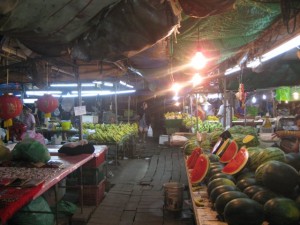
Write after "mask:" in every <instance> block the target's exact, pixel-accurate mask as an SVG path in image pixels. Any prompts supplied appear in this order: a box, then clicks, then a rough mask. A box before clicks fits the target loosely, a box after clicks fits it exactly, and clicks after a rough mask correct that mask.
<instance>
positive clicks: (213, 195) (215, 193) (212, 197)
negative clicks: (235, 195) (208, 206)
mask: <svg viewBox="0 0 300 225" xmlns="http://www.w3.org/2000/svg"><path fill="white" fill-rule="evenodd" d="M227 191H238V188H237V187H236V186H232V185H221V186H218V187H216V188H214V189H213V190H212V191H211V192H210V196H209V198H210V200H211V202H212V203H214V202H215V201H216V199H217V197H218V196H219V195H221V194H223V193H224V192H227Z"/></svg>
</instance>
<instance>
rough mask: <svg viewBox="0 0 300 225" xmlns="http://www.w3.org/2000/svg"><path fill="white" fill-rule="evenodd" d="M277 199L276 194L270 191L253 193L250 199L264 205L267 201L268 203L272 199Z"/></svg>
mask: <svg viewBox="0 0 300 225" xmlns="http://www.w3.org/2000/svg"><path fill="white" fill-rule="evenodd" d="M276 197H279V196H278V195H277V194H276V193H274V192H272V191H270V190H261V191H258V192H257V193H255V194H254V195H253V196H252V199H253V200H254V201H257V202H258V203H260V204H262V205H264V204H265V203H266V202H267V201H269V200H270V199H272V198H276Z"/></svg>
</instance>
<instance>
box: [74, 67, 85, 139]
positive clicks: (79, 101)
mask: <svg viewBox="0 0 300 225" xmlns="http://www.w3.org/2000/svg"><path fill="white" fill-rule="evenodd" d="M73 70H74V74H75V76H76V81H77V91H78V106H82V95H81V91H82V88H81V82H80V79H79V72H78V67H73ZM78 130H79V140H82V139H83V133H82V115H79V127H78Z"/></svg>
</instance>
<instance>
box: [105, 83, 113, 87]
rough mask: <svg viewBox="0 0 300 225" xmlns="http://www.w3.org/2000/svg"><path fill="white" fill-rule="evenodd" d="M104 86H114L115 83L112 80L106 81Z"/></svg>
mask: <svg viewBox="0 0 300 225" xmlns="http://www.w3.org/2000/svg"><path fill="white" fill-rule="evenodd" d="M104 86H106V87H113V86H114V84H113V83H110V82H104Z"/></svg>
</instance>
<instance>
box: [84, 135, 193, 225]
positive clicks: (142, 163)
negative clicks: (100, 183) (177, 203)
mask: <svg viewBox="0 0 300 225" xmlns="http://www.w3.org/2000/svg"><path fill="white" fill-rule="evenodd" d="M108 177H109V179H108V180H109V183H110V187H111V188H110V189H109V191H108V192H107V194H106V196H105V198H104V199H103V201H102V202H101V204H100V205H99V206H98V207H97V208H96V210H95V211H94V213H93V214H92V215H91V218H90V219H89V221H88V223H87V224H88V225H142V224H143V225H145V224H147V225H171V224H172V225H181V224H182V225H192V224H193V218H192V215H191V210H190V208H189V206H188V204H186V202H184V204H183V210H182V211H181V212H179V213H178V212H177V213H176V212H172V211H168V210H166V209H164V188H163V184H164V183H168V182H170V181H175V182H179V183H183V184H185V185H186V188H185V191H184V199H188V193H187V190H188V187H187V183H188V182H187V177H186V171H185V168H184V161H183V155H182V150H181V149H180V148H175V147H167V146H159V145H158V141H157V142H155V143H154V141H149V140H148V142H147V144H138V145H137V149H136V151H135V152H133V157H130V158H129V159H122V160H119V166H114V165H109V167H108Z"/></svg>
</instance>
